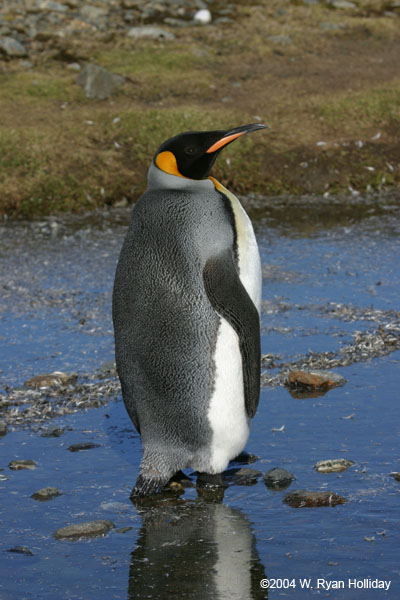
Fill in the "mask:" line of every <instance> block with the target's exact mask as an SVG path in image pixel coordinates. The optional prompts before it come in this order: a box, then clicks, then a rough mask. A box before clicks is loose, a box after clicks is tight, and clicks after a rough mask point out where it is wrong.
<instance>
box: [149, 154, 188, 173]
mask: <svg viewBox="0 0 400 600" xmlns="http://www.w3.org/2000/svg"><path fill="white" fill-rule="evenodd" d="M156 165H157V167H158V168H159V169H161V171H164V173H169V175H177V176H178V177H184V175H182V174H181V173H179V169H178V164H177V162H176V158H175V155H174V154H172V152H170V151H169V150H165V151H164V152H160V154H157V156H156ZM184 178H185V177H184ZM185 179H186V178H185Z"/></svg>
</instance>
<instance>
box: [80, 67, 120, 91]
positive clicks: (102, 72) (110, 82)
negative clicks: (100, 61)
mask: <svg viewBox="0 0 400 600" xmlns="http://www.w3.org/2000/svg"><path fill="white" fill-rule="evenodd" d="M75 81H76V83H77V84H78V85H79V86H80V87H81V88H83V91H84V92H85V95H86V97H87V98H91V99H92V100H105V99H106V98H109V97H110V96H111V94H112V93H113V91H114V90H115V89H116V88H118V87H119V86H120V85H122V84H123V83H124V82H125V79H124V77H122V76H121V75H116V74H115V73H110V72H109V71H107V70H106V69H103V67H100V66H98V65H94V64H92V63H88V64H87V65H85V67H84V68H83V69H82V72H81V73H80V74H79V75H78V77H77V78H76V80H75Z"/></svg>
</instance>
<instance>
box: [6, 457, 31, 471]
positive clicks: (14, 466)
mask: <svg viewBox="0 0 400 600" xmlns="http://www.w3.org/2000/svg"><path fill="white" fill-rule="evenodd" d="M8 466H9V468H10V469H11V470H12V471H22V470H23V469H29V470H31V471H32V470H33V469H36V468H37V463H36V462H35V461H34V460H29V459H27V460H12V461H11V462H9V463H8Z"/></svg>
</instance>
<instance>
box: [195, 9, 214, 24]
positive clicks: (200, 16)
mask: <svg viewBox="0 0 400 600" xmlns="http://www.w3.org/2000/svg"><path fill="white" fill-rule="evenodd" d="M193 21H194V22H195V23H197V24H198V25H208V24H209V23H211V21H212V16H211V13H210V11H209V10H208V8H202V9H201V10H198V11H197V12H195V13H194V16H193Z"/></svg>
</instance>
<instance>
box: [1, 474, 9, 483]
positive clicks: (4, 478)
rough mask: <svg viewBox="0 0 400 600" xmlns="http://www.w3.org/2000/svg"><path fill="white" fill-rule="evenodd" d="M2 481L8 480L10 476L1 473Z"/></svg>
mask: <svg viewBox="0 0 400 600" xmlns="http://www.w3.org/2000/svg"><path fill="white" fill-rule="evenodd" d="M0 481H8V477H7V476H6V475H3V473H0Z"/></svg>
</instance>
